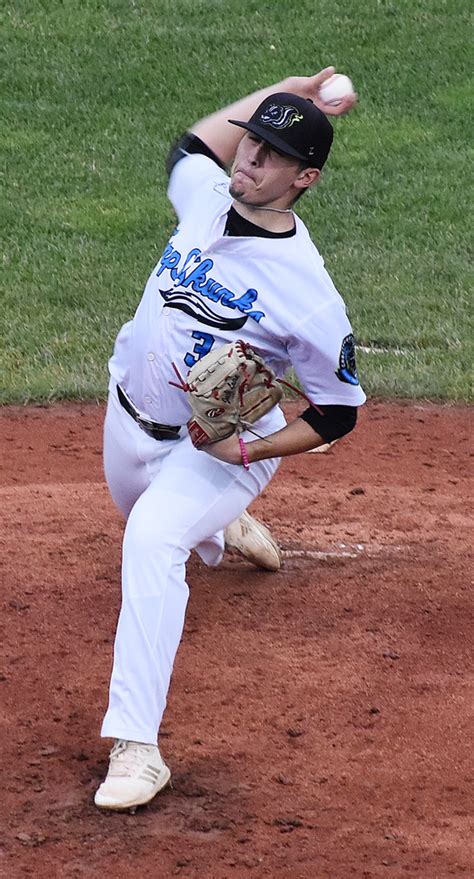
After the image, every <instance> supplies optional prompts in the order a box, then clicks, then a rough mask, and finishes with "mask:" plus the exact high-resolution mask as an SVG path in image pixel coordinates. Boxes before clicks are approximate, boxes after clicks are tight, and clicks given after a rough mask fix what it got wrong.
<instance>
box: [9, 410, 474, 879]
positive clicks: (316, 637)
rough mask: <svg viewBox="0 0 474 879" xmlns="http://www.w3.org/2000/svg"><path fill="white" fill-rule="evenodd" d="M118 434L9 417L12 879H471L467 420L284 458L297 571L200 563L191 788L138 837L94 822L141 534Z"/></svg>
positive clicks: (370, 420) (272, 514)
mask: <svg viewBox="0 0 474 879" xmlns="http://www.w3.org/2000/svg"><path fill="white" fill-rule="evenodd" d="M289 409H290V411H292V412H296V410H293V409H292V407H291V406H290V407H289ZM102 417H103V412H102V409H101V407H98V406H93V405H90V406H89V405H88V406H82V405H77V406H73V405H66V406H53V407H49V408H41V407H27V408H20V407H15V408H12V409H4V410H2V412H1V414H0V433H1V445H2V450H3V462H4V465H5V472H4V478H3V487H2V497H1V510H2V516H3V520H4V524H3V534H4V538H5V542H4V548H3V551H2V558H1V565H2V582H3V627H2V654H3V655H2V658H1V661H0V688H1V692H2V696H3V698H2V713H1V723H2V729H1V733H2V735H1V749H2V763H1V765H2V773H3V782H2V796H1V800H2V807H1V809H2V813H3V821H2V828H1V832H0V875H1V876H2V877H8V879H16V877H24V876H28V875H30V874H31V875H34V876H35V879H56V877H58V879H62V877H65V879H76V877H77V879H84V877H90V879H96V877H100V876H102V875H107V876H115V877H118V879H142V877H151V879H168V877H171V876H182V877H193V879H232V877H235V879H242V877H255V879H260V877H266V879H348V877H352V876H354V877H360V879H365V877H374V879H378V877H384V879H402V877H403V879H405V877H418V879H445V877H453V876H466V877H467V876H472V875H474V858H473V854H472V847H471V842H472V840H471V842H470V841H469V840H470V830H469V806H468V803H469V801H470V802H471V805H472V799H471V800H469V782H470V779H469V771H470V762H469V742H470V740H471V734H470V732H469V729H470V728H469V724H468V710H469V706H470V704H472V694H471V696H470V697H469V692H468V686H469V677H468V671H467V670H468V667H469V663H468V655H469V646H470V644H471V645H472V620H471V619H470V603H469V602H470V598H469V591H468V590H469V582H468V581H469V573H470V568H469V557H468V550H467V547H468V546H469V537H468V525H469V520H468V512H467V510H466V498H467V497H468V493H467V490H466V485H465V477H466V474H467V470H468V460H469V458H468V455H469V451H468V419H469V411H468V410H467V409H465V408H461V407H450V406H444V407H436V406H434V405H430V404H418V405H416V404H393V405H385V404H382V403H376V402H375V403H374V402H373V403H370V404H369V405H368V406H367V407H365V409H364V410H363V412H362V414H361V418H360V426H359V427H358V429H357V430H356V432H355V433H354V434H353V436H351V437H347V438H346V439H345V440H342V441H341V442H340V443H337V444H336V445H335V446H334V447H332V448H331V449H330V451H329V452H328V453H326V454H323V455H321V454H306V455H300V456H299V457H297V458H291V459H286V461H284V462H283V464H282V466H281V468H280V471H279V473H278V474H277V476H276V478H275V480H274V481H273V483H272V484H271V485H270V487H269V488H268V489H267V491H266V493H265V494H264V496H263V497H261V498H260V499H259V500H258V501H257V502H256V503H255V504H254V506H253V512H254V513H255V514H256V515H257V516H259V517H260V518H261V519H262V520H263V521H265V522H266V523H267V524H269V525H270V526H271V527H272V530H273V532H274V534H275V535H276V536H277V537H278V539H279V540H280V542H281V544H282V546H283V548H284V551H285V563H284V566H283V569H282V570H281V572H279V573H277V574H268V573H265V572H259V571H258V570H256V569H255V568H252V567H251V566H250V565H248V564H247V563H246V562H245V561H243V560H241V559H239V558H237V557H235V556H228V557H226V559H225V561H224V563H223V564H222V565H221V567H220V568H219V569H215V570H211V569H208V568H206V567H205V566H204V565H202V564H201V563H200V562H199V560H198V559H197V558H192V559H191V562H190V564H189V571H188V579H189V583H190V586H191V599H190V604H189V610H188V616H187V622H186V630H185V635H184V638H183V643H182V645H181V648H180V651H179V654H178V660H177V663H176V669H175V674H174V678H173V683H172V689H171V695H170V702H169V707H168V709H167V713H166V715H165V724H164V730H163V736H162V739H161V747H162V751H163V754H164V756H165V758H166V760H167V762H168V763H169V765H170V766H171V769H172V776H173V788H169V789H168V790H166V791H165V792H164V793H162V794H160V795H159V796H158V797H157V798H156V799H155V800H154V801H153V803H152V804H151V805H150V806H149V807H148V808H146V809H143V810H141V811H138V812H137V814H136V815H134V816H131V815H128V814H124V815H108V814H102V813H99V812H98V811H97V810H96V809H95V808H94V806H93V804H92V796H93V793H94V790H95V788H96V786H97V784H98V783H99V782H100V781H101V780H102V778H103V775H104V772H105V770H106V766H107V751H108V747H109V745H110V742H105V741H101V740H100V739H99V737H98V731H99V728H100V723H101V719H102V714H103V712H104V710H105V706H106V700H107V685H108V676H109V672H110V667H111V659H112V646H113V633H114V627H115V622H116V618H117V613H118V608H119V591H120V590H119V576H120V543H121V533H122V523H121V521H120V518H119V516H118V514H117V513H116V511H115V510H114V508H113V506H112V503H111V501H110V499H109V496H108V493H107V489H106V487H105V485H104V483H103V477H102V470H101V429H102Z"/></svg>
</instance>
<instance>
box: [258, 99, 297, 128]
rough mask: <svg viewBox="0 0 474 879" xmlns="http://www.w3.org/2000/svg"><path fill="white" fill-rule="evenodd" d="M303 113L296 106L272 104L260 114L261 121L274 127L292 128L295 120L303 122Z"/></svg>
mask: <svg viewBox="0 0 474 879" xmlns="http://www.w3.org/2000/svg"><path fill="white" fill-rule="evenodd" d="M302 118H303V114H302V113H299V111H298V110H297V109H296V107H291V106H290V105H288V104H270V106H269V107H267V109H266V110H265V111H264V113H262V115H261V116H260V121H261V122H263V123H264V124H265V125H271V127H272V128H278V129H281V128H291V126H292V125H294V123H295V122H301V120H302Z"/></svg>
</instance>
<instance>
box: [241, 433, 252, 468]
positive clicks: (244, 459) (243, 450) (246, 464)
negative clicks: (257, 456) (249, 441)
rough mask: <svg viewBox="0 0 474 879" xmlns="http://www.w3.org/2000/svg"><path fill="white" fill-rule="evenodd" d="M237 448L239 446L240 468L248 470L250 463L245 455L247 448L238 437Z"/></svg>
mask: <svg viewBox="0 0 474 879" xmlns="http://www.w3.org/2000/svg"><path fill="white" fill-rule="evenodd" d="M239 446H240V454H241V456H242V467H243V468H244V469H245V470H250V461H249V456H248V454H247V447H246V445H245V443H244V441H243V439H242V437H240V436H239Z"/></svg>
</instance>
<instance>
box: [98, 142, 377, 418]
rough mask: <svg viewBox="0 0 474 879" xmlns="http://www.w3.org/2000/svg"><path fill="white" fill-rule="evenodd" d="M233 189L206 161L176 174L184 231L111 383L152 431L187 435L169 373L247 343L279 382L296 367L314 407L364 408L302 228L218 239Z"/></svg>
mask: <svg viewBox="0 0 474 879" xmlns="http://www.w3.org/2000/svg"><path fill="white" fill-rule="evenodd" d="M228 184H229V178H228V177H227V175H226V174H225V172H224V171H222V170H221V169H220V168H219V167H218V166H217V165H216V164H215V163H214V162H213V161H212V160H211V159H209V158H207V157H206V156H203V155H200V154H198V155H188V156H186V157H185V158H183V159H181V160H180V161H179V162H178V163H177V164H176V165H175V167H174V169H173V171H172V174H171V178H170V184H169V190H168V194H169V198H170V200H171V202H172V204H173V206H174V208H175V210H176V213H177V215H178V220H179V225H178V227H177V229H176V230H175V232H174V233H173V235H172V236H171V238H170V241H169V243H168V244H167V246H166V248H165V250H164V253H163V255H162V257H161V259H160V261H159V263H158V264H157V265H156V266H155V268H154V269H153V271H152V273H151V275H150V277H149V279H148V282H147V285H146V287H145V291H144V294H143V297H142V300H141V302H140V305H139V307H138V309H137V311H136V314H135V316H134V318H133V320H132V321H130V322H129V323H127V324H125V325H124V326H123V327H122V329H121V331H120V333H119V335H118V337H117V341H116V344H115V350H114V354H113V356H112V358H111V359H110V362H109V368H110V373H111V377H112V380H113V381H114V382H118V383H120V384H122V386H123V387H124V389H125V390H126V391H127V393H128V395H129V396H130V398H131V400H132V401H133V403H134V404H135V406H136V407H137V408H138V409H140V410H141V411H142V412H144V413H147V414H148V415H149V417H150V418H151V419H152V420H154V421H158V422H160V423H162V424H174V425H178V424H185V423H186V422H187V421H188V419H189V417H190V414H191V410H190V407H189V404H188V402H187V397H186V394H185V393H184V392H183V391H181V390H179V389H178V388H176V387H173V386H172V385H171V384H170V381H171V382H173V381H176V380H177V379H176V375H175V373H174V370H173V366H172V364H173V363H174V364H175V365H176V367H177V369H178V370H179V372H180V373H181V375H183V376H186V374H187V372H188V370H189V369H190V368H191V367H192V366H193V365H194V363H196V362H197V361H198V360H199V359H200V358H201V357H203V356H204V355H205V354H207V353H208V352H209V351H210V350H211V349H214V348H218V347H220V346H221V345H223V344H225V343H226V342H231V341H235V340H237V339H243V340H244V341H245V342H248V343H249V344H250V345H251V346H252V347H253V348H255V349H256V350H257V351H258V353H259V354H260V355H261V356H262V357H263V358H264V360H265V361H266V362H267V363H268V365H269V366H271V367H272V368H273V370H274V371H275V373H276V375H277V377H283V375H284V374H285V372H286V371H287V370H288V368H289V367H290V366H293V367H294V369H295V372H296V375H297V377H298V379H299V381H300V383H301V386H302V388H303V390H304V392H305V394H306V396H307V397H308V398H309V399H310V400H311V402H313V403H316V404H318V403H319V404H339V405H347V406H359V405H361V404H362V403H364V401H365V399H366V398H365V394H364V392H363V390H362V388H361V387H360V385H359V382H358V379H357V372H356V369H355V360H354V344H353V336H352V329H351V326H350V323H349V320H348V318H347V314H346V309H345V306H344V302H343V300H342V298H341V296H340V295H339V293H338V292H337V290H336V288H335V287H334V284H333V283H332V281H331V278H330V277H329V275H328V273H327V271H326V269H325V268H324V263H323V260H322V258H321V256H320V254H319V253H318V250H317V249H316V247H315V246H314V244H313V242H312V241H311V239H310V237H309V233H308V231H307V229H306V227H305V225H304V223H303V222H302V221H301V220H300V219H299V218H298V217H296V216H295V222H296V234H295V235H293V236H292V237H288V238H261V237H240V236H235V237H234V236H225V235H224V229H225V225H226V220H227V213H228V211H229V207H230V204H231V198H230V196H229V194H228ZM264 422H265V425H264V426H265V429H266V430H265V432H270V431H271V430H272V429H278V428H279V427H280V426H281V422H280V421H278V424H277V423H276V422H275V427H273V426H272V413H268V415H267V416H265V419H264ZM260 428H262V422H260Z"/></svg>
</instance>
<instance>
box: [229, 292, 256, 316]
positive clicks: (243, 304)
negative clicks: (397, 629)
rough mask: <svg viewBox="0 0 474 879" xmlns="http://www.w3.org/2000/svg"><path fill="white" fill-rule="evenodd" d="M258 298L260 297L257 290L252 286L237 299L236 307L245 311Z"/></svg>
mask: <svg viewBox="0 0 474 879" xmlns="http://www.w3.org/2000/svg"><path fill="white" fill-rule="evenodd" d="M256 299H258V293H257V291H256V290H254V289H253V288H250V290H247V292H246V293H244V294H243V296H241V297H240V298H239V299H236V300H235V305H234V308H238V309H239V311H243V312H245V311H249V310H250V308H251V307H252V305H253V303H254V302H255V300H256Z"/></svg>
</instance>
